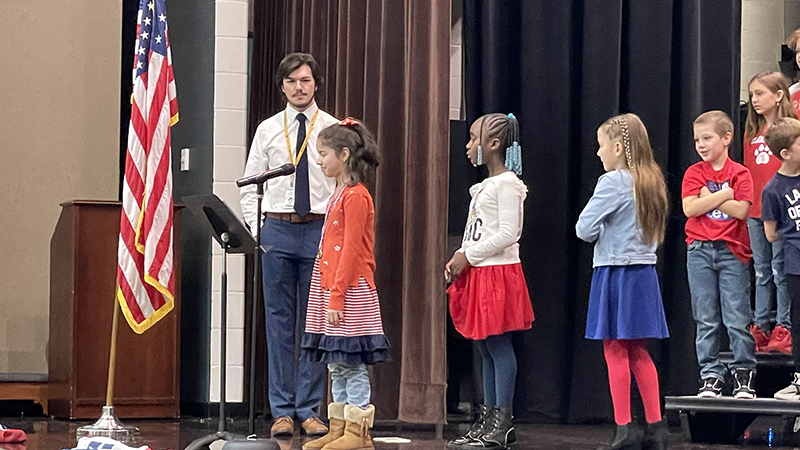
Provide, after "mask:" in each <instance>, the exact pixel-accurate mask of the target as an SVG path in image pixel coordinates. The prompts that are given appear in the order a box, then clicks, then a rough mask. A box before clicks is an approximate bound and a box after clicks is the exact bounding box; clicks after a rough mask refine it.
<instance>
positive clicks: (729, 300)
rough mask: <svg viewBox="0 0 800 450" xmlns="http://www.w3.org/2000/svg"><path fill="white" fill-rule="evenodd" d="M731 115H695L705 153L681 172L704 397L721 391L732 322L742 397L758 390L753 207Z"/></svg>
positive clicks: (698, 144) (737, 382)
mask: <svg viewBox="0 0 800 450" xmlns="http://www.w3.org/2000/svg"><path fill="white" fill-rule="evenodd" d="M732 138H733V122H731V119H730V117H728V115H727V114H725V113H724V112H722V111H709V112H706V113H703V114H701V115H700V116H699V117H697V119H696V120H695V121H694V143H695V149H696V150H697V153H698V154H699V155H700V157H701V158H702V159H703V160H702V161H700V162H698V163H696V164H693V165H691V166H690V167H689V168H688V169H686V172H685V173H684V175H683V185H682V189H681V190H682V193H681V197H682V198H683V212H684V214H686V217H687V218H688V219H687V221H686V244H687V255H686V268H687V272H688V278H689V291H690V292H691V295H692V315H693V316H694V320H695V323H696V324H697V337H696V338H695V347H696V349H697V361H698V363H699V364H700V378H701V379H702V386H701V387H700V390H699V391H698V393H697V395H698V396H700V397H719V396H720V395H722V386H723V385H724V383H725V378H726V369H725V366H724V365H723V364H722V362H720V359H719V349H720V337H721V333H722V331H723V327H724V328H727V331H728V335H729V336H730V340H731V347H732V348H733V363H732V364H731V366H730V369H731V370H732V372H733V376H734V379H735V385H734V389H733V395H734V397H736V398H755V396H756V392H755V389H754V385H753V379H754V377H755V372H756V357H755V341H754V339H753V335H751V334H750V330H749V326H750V323H751V322H752V319H753V317H752V314H753V313H752V311H751V310H750V272H749V261H750V257H751V256H752V254H751V252H750V239H749V237H748V234H747V222H746V219H747V214H748V211H749V210H750V204H751V203H752V201H753V178H752V176H751V175H750V171H749V170H747V168H745V167H744V166H742V165H741V164H739V163H736V162H734V161H732V160H731V159H730V158H728V146H729V145H730V143H731V139H732Z"/></svg>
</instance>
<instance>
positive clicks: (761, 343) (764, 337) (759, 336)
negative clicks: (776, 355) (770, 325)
mask: <svg viewBox="0 0 800 450" xmlns="http://www.w3.org/2000/svg"><path fill="white" fill-rule="evenodd" d="M784 329H785V328H784ZM750 334H752V335H753V338H754V339H755V340H756V351H757V352H766V351H767V350H765V347H766V346H767V345H769V342H770V340H769V338H770V336H769V332H765V331H764V330H762V329H761V328H759V327H758V325H756V324H751V325H750Z"/></svg>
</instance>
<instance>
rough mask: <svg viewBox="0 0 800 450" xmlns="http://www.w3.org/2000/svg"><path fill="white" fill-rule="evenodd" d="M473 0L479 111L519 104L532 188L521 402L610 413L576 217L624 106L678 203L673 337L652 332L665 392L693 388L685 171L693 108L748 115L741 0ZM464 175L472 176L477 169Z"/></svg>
mask: <svg viewBox="0 0 800 450" xmlns="http://www.w3.org/2000/svg"><path fill="white" fill-rule="evenodd" d="M464 6H465V9H464V45H465V68H466V73H465V99H466V116H467V120H468V123H471V121H473V120H474V119H475V118H477V117H478V116H480V115H481V114H483V113H487V112H495V111H500V112H509V111H511V112H514V114H516V115H517V117H518V118H519V121H520V126H521V131H522V132H521V143H522V148H523V166H524V175H523V178H524V180H525V183H526V184H527V185H528V188H529V190H530V192H529V195H528V200H527V202H526V205H525V231H524V234H523V237H522V240H521V243H520V244H521V255H522V264H523V267H524V270H525V272H526V275H527V279H528V286H529V288H530V291H531V298H532V301H533V305H534V312H535V314H536V322H535V323H534V327H533V329H532V330H530V331H527V332H521V333H518V335H517V336H515V341H514V343H515V346H516V350H517V358H518V361H519V372H518V377H517V390H516V398H515V415H516V416H517V417H518V418H520V419H528V420H536V421H560V422H586V421H592V420H599V419H609V418H611V417H613V416H612V413H611V399H610V394H609V390H608V382H607V372H606V367H605V362H604V360H603V355H602V345H601V344H600V343H599V342H596V341H588V340H586V339H584V338H583V333H584V330H585V319H586V309H587V298H588V292H589V285H590V280H591V274H592V266H591V259H592V246H591V245H588V244H584V243H582V242H580V241H579V240H578V239H577V238H576V237H575V230H574V226H575V222H576V220H577V217H578V214H579V213H580V210H581V208H582V207H583V205H584V204H585V202H586V201H587V200H588V198H589V197H590V196H591V193H592V190H593V189H594V186H595V183H596V180H597V178H598V177H599V176H600V175H601V174H602V165H601V164H600V161H599V158H597V156H596V154H595V153H596V151H597V142H596V134H595V132H596V129H597V127H598V126H599V125H600V124H601V123H602V122H603V121H604V120H606V119H607V118H609V117H611V116H612V115H615V114H618V113H623V112H633V113H636V114H638V115H639V116H640V117H641V118H642V120H643V121H644V123H645V125H646V126H647V129H648V131H649V133H650V139H651V142H652V145H653V148H654V151H655V156H656V159H657V161H658V163H659V164H660V165H661V168H662V169H663V170H664V172H665V174H666V177H667V183H668V185H669V189H670V196H671V203H672V212H671V216H670V221H669V228H668V235H667V239H666V242H665V244H664V245H663V247H662V249H661V251H660V253H659V274H660V277H661V284H662V293H663V295H664V306H665V309H666V314H667V321H668V325H669V330H670V333H671V335H672V337H671V338H670V339H668V340H664V341H661V342H654V343H653V344H652V345H651V351H652V353H653V356H654V359H655V362H656V366H657V367H658V368H659V375H660V379H661V383H662V394H666V395H676V394H691V393H693V392H695V390H696V389H697V378H698V373H699V372H698V370H699V369H698V366H697V363H696V358H695V351H694V336H695V331H694V322H693V320H692V315H691V305H690V297H689V290H688V285H687V282H686V268H685V267H686V254H685V251H686V250H685V249H686V246H685V244H684V243H683V238H684V233H683V225H684V222H685V219H684V217H683V214H682V211H681V207H680V183H681V178H682V175H683V172H684V170H685V169H686V168H687V167H688V166H689V165H691V164H693V163H694V162H696V161H698V160H699V157H698V156H697V154H696V153H695V150H694V146H693V140H692V122H693V120H694V118H695V117H696V116H697V115H698V114H699V113H701V112H703V111H706V110H710V109H721V110H724V111H726V112H728V113H729V114H731V115H732V117H733V120H734V123H738V115H739V112H738V103H739V48H740V38H741V36H740V22H741V19H740V14H741V2H740V1H739V0H727V1H724V0H713V1H712V0H683V1H681V0H675V1H659V2H651V1H648V2H641V1H633V0H627V1H626V0H602V1H597V0H583V1H581V0H569V1H568V0H564V1H551V0H516V1H514V0H506V1H499V0H498V1H491V2H485V1H480V0H465V3H464ZM740 136H741V135H737V136H736V137H735V138H734V142H739V140H740V139H741V137H740ZM454 138H455V139H458V137H454ZM464 142H466V137H464ZM739 147H740V145H739V146H737V147H736V148H737V149H738V148H739ZM734 153H738V152H734ZM734 158H735V159H739V158H738V155H734ZM463 175H464V176H465V177H473V178H474V177H475V174H474V172H473V171H470V170H469V169H465V170H464V174H463ZM453 195H459V193H454V194H453ZM461 195H468V194H467V193H466V192H463V193H461ZM634 398H636V397H634Z"/></svg>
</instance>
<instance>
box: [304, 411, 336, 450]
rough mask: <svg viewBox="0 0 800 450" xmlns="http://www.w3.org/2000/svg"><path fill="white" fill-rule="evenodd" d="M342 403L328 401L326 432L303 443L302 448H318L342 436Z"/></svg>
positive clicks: (311, 449) (307, 449) (312, 449)
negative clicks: (328, 421) (328, 422)
mask: <svg viewBox="0 0 800 450" xmlns="http://www.w3.org/2000/svg"><path fill="white" fill-rule="evenodd" d="M344 406H345V404H344V403H328V419H330V424H329V426H328V434H326V435H325V436H322V437H321V438H319V439H314V440H313V441H309V442H306V443H305V444H303V450H319V449H321V448H322V447H325V446H326V445H327V444H329V443H331V442H333V441H335V440H337V439H339V438H340V437H342V436H344V424H345V421H344Z"/></svg>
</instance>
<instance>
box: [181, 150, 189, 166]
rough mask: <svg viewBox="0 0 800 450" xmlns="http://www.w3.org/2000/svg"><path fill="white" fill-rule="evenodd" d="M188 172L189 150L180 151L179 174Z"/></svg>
mask: <svg viewBox="0 0 800 450" xmlns="http://www.w3.org/2000/svg"><path fill="white" fill-rule="evenodd" d="M188 171H189V149H188V148H182V149H181V172H188Z"/></svg>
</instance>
